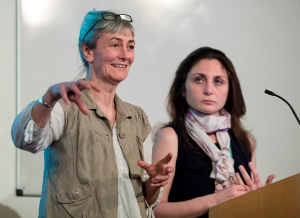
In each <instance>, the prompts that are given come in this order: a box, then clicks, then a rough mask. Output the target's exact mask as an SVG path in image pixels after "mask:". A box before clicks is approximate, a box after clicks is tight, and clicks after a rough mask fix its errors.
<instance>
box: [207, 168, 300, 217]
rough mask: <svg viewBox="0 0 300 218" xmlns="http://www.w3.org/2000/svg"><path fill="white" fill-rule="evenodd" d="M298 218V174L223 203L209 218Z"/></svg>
mask: <svg viewBox="0 0 300 218" xmlns="http://www.w3.org/2000/svg"><path fill="white" fill-rule="evenodd" d="M248 217H249V218H269V217H270V218H300V173H299V174H296V175H294V176H291V177H288V178H286V179H283V180H280V181H278V182H275V183H273V184H271V185H267V186H265V187H263V188H260V189H257V190H255V191H252V192H249V193H247V194H245V195H242V196H239V197H237V198H234V199H232V200H229V201H226V202H223V203H221V204H218V205H216V206H214V207H212V208H211V209H210V210H209V218H248Z"/></svg>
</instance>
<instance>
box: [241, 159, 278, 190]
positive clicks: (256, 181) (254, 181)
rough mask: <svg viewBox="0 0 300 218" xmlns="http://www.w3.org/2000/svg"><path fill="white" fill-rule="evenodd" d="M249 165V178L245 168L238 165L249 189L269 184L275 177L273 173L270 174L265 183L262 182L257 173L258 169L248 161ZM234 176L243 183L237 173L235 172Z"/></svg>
mask: <svg viewBox="0 0 300 218" xmlns="http://www.w3.org/2000/svg"><path fill="white" fill-rule="evenodd" d="M249 167H250V169H251V172H252V177H253V178H250V176H249V175H248V173H247V171H246V170H245V168H244V167H243V166H242V165H241V166H239V169H240V171H241V173H242V176H243V178H244V180H245V183H246V185H247V186H248V187H249V188H250V190H251V191H254V190H256V189H258V188H261V187H263V186H266V185H269V184H271V183H272V182H273V179H274V178H275V177H276V175H275V174H272V175H270V176H269V177H268V178H267V181H266V183H265V184H262V183H261V181H260V176H259V174H258V171H257V169H256V167H255V166H254V164H253V163H252V162H249ZM236 177H237V180H238V181H239V183H243V180H242V179H241V177H240V176H239V174H238V173H236Z"/></svg>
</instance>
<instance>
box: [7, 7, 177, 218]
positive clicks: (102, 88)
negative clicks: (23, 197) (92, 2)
mask: <svg viewBox="0 0 300 218" xmlns="http://www.w3.org/2000/svg"><path fill="white" fill-rule="evenodd" d="M131 22H132V18H131V16H130V15H127V14H117V13H115V12H111V11H90V12H88V13H87V14H86V16H85V18H84V20H83V22H82V26H81V30H80V36H79V43H78V46H79V52H80V56H81V59H82V61H83V63H84V66H85V69H86V73H87V74H86V77H85V79H80V80H78V81H72V82H63V83H59V84H55V85H52V86H50V87H49V88H48V90H47V91H46V93H45V94H44V95H43V96H42V97H41V98H40V99H39V100H37V101H33V102H32V103H30V104H29V105H28V106H27V107H25V108H24V109H23V111H22V112H21V113H20V114H18V116H17V117H16V118H15V120H14V123H13V126H12V139H13V141H14V144H15V145H16V146H17V147H18V148H20V149H23V150H27V151H30V152H32V153H37V152H39V151H42V150H43V151H44V153H45V155H44V157H45V168H44V179H43V187H42V196H41V201H40V210H39V217H55V218H59V217H110V218H111V217H147V216H148V217H152V216H153V212H152V208H153V207H154V206H155V205H157V204H158V203H159V200H160V196H161V194H162V188H161V187H163V186H164V185H166V184H167V182H168V179H169V177H170V175H169V174H170V173H172V172H173V168H172V167H169V166H168V165H167V164H168V163H169V161H170V160H171V158H172V155H171V154H168V155H167V156H165V157H164V158H163V159H161V160H160V161H158V162H157V163H156V164H148V163H146V162H144V161H143V159H144V157H143V142H144V141H145V140H146V138H147V137H148V135H149V133H150V131H151V126H150V124H149V121H148V118H147V116H146V114H145V112H144V111H143V109H141V108H139V107H137V106H135V105H132V104H129V103H126V102H123V101H122V100H121V99H120V98H119V97H118V96H117V95H116V88H117V86H118V84H119V83H120V82H122V81H123V80H125V79H126V78H127V75H128V73H129V69H130V66H131V64H132V63H133V61H134V47H135V41H134V29H133V27H132V25H131ZM144 171H146V174H148V179H144Z"/></svg>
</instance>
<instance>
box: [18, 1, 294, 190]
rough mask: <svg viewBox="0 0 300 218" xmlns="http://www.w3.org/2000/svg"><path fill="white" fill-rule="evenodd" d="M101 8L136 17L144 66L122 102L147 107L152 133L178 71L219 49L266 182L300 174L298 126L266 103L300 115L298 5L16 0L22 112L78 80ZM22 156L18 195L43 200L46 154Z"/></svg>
mask: <svg viewBox="0 0 300 218" xmlns="http://www.w3.org/2000/svg"><path fill="white" fill-rule="evenodd" d="M93 8H96V9H97V10H106V9H113V10H116V11H118V12H120V13H127V14H129V15H131V16H132V18H133V23H132V24H133V26H134V28H135V41H136V48H135V49H136V58H135V62H134V63H133V65H132V68H131V70H130V74H129V77H128V78H127V79H126V80H125V81H124V82H122V83H121V84H120V85H119V87H118V89H117V93H118V95H119V96H120V97H121V98H122V99H123V100H124V101H128V102H130V103H132V104H136V105H138V106H140V107H142V108H143V109H144V110H145V112H146V113H147V115H148V116H149V120H150V123H151V124H152V126H154V125H156V124H157V123H159V122H166V121H168V116H167V113H166V110H165V99H166V96H167V93H168V90H169V87H170V84H171V81H172V79H173V76H174V72H175V70H176V68H177V67H178V65H179V63H180V62H181V61H182V60H183V59H184V58H185V57H186V56H187V55H188V54H189V53H190V52H191V51H193V50H195V49H196V48H198V47H202V46H210V47H213V48H217V49H220V50H221V51H223V52H224V53H225V54H226V55H227V56H228V57H229V58H230V59H231V60H232V62H233V64H234V66H235V68H236V71H237V74H238V76H239V79H240V82H241V85H242V90H243V94H244V98H245V101H246V106H247V114H246V117H245V120H243V123H244V125H245V127H246V128H247V129H249V130H252V133H253V134H254V136H255V137H256V139H257V144H258V147H257V159H258V160H257V162H258V170H259V172H260V175H261V178H262V180H265V179H266V178H267V176H268V175H269V174H271V173H275V174H277V179H276V180H277V181H278V180H281V179H283V178H286V177H288V176H291V175H294V174H296V173H299V172H300V164H299V159H298V154H299V153H300V138H299V131H300V129H299V124H298V123H297V121H296V120H295V118H294V116H293V114H292V112H291V111H290V109H289V108H288V106H287V105H286V104H285V103H284V102H282V101H281V100H280V99H277V98H275V97H271V96H268V95H266V94H264V90H265V89H270V90H271V91H273V92H275V93H277V94H279V95H280V96H282V97H284V98H285V99H286V100H288V101H289V102H290V104H292V105H293V107H294V109H295V111H296V112H297V111H298V112H299V113H300V101H299V97H298V95H299V94H298V93H300V86H299V82H298V81H299V80H300V72H299V64H298V62H299V61H298V60H299V58H300V43H299V39H300V1H299V0H288V1H282V0H260V1H258V0H253V1H249V0H227V1H222V0H152V1H142V0H126V1H125V0H109V1H99V0H97V1H96V0H87V1H81V0H64V1H61V0H43V1H41V0H22V1H21V0H18V9H19V10H18V25H17V26H18V90H17V93H18V94H17V102H18V111H21V109H22V108H23V107H25V106H26V105H27V104H28V103H29V102H31V101H33V100H36V99H38V98H39V97H40V96H42V95H43V94H44V93H45V92H46V90H47V88H48V87H49V86H50V85H52V84H55V83H58V82H63V81H70V80H73V79H74V78H75V77H76V76H77V75H78V74H79V72H80V70H81V68H80V67H81V65H82V64H81V60H80V57H79V53H78V49H77V40H78V35H79V29H80V25H81V21H82V19H83V17H84V15H85V14H86V13H87V12H88V11H90V10H92V9H93ZM150 150H151V149H150ZM17 155H18V163H17V189H19V191H21V192H22V195H31V196H38V195H39V194H40V192H41V186H42V172H43V153H39V154H35V155H33V154H30V153H28V152H24V151H20V150H18V151H17Z"/></svg>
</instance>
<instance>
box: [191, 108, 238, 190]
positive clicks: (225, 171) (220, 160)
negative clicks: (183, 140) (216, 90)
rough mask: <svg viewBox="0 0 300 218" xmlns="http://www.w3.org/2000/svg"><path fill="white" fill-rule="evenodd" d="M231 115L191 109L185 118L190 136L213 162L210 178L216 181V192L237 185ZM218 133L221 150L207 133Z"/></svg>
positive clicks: (223, 111) (225, 112)
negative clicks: (230, 148)
mask: <svg viewBox="0 0 300 218" xmlns="http://www.w3.org/2000/svg"><path fill="white" fill-rule="evenodd" d="M230 118H231V116H230V114H229V113H228V112H227V111H226V110H225V109H222V110H221V112H220V116H213V115H206V114H202V113H200V112H198V111H195V110H193V109H191V108H189V109H188V111H187V113H186V116H185V123H186V127H187V131H188V134H189V135H190V136H191V137H192V138H193V139H194V140H195V141H196V142H197V144H198V145H199V146H200V148H202V150H203V151H204V152H205V153H206V154H207V156H208V157H209V158H210V159H211V161H212V166H213V170H212V172H211V174H210V178H212V179H215V192H217V191H220V190H222V189H223V188H226V187H229V186H230V185H231V184H237V180H236V178H235V172H234V168H233V164H234V160H233V159H232V158H231V157H230V151H229V146H230V137H229V134H228V129H230V127H231V122H230ZM214 132H215V133H216V136H217V140H218V143H219V145H220V148H221V150H220V149H219V148H218V147H217V146H216V145H215V144H214V142H213V141H212V140H211V139H210V137H209V136H208V135H207V133H214Z"/></svg>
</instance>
